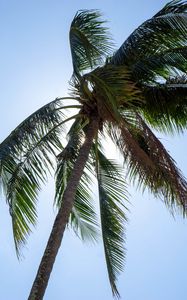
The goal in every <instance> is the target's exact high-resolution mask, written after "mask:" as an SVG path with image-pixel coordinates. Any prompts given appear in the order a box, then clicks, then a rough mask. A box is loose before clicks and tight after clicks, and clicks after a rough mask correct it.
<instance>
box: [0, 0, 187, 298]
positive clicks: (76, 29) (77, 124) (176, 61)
mask: <svg viewBox="0 0 187 300" xmlns="http://www.w3.org/2000/svg"><path fill="white" fill-rule="evenodd" d="M186 10H187V4H186V1H180V0H174V1H171V2H170V3H169V4H167V5H166V6H165V7H164V8H163V9H162V10H161V11H159V12H158V13H157V14H156V15H155V16H153V17H152V18H151V19H149V20H147V21H146V22H144V23H143V24H142V25H141V26H140V27H138V28H137V29H136V30H135V31H134V32H133V33H132V34H131V35H130V36H129V38H127V40H126V41H125V42H124V43H123V44H122V46H121V47H120V48H119V49H118V50H117V51H116V52H115V53H114V54H113V44H112V41H111V36H110V35H109V33H108V29H107V28H106V27H105V22H104V21H102V20H101V15H100V12H99V11H97V10H82V11H79V12H78V13H77V14H76V15H75V17H74V19H73V21H72V24H71V27H70V34H69V38H70V48H71V54H72V63H73V75H72V78H71V81H70V89H71V96H70V97H64V98H57V99H55V100H54V101H52V102H50V103H49V104H47V105H45V106H44V107H42V108H40V109H39V110H38V111H36V112H34V113H33V114H32V115H30V116H29V117H28V118H27V119H26V120H24V121H23V122H22V123H21V124H20V125H19V126H18V127H17V128H16V129H15V130H13V131H12V133H11V134H10V135H9V136H8V137H7V138H6V139H5V140H4V141H3V142H2V143H1V144H0V176H1V184H2V186H3V190H4V193H5V196H6V199H7V203H8V205H9V209H10V214H11V217H12V226H13V233H14V239H15V245H16V250H17V253H18V254H19V252H20V247H21V246H22V245H23V244H24V243H25V242H26V240H27V238H28V235H29V233H30V231H31V226H32V225H35V224H36V220H37V212H36V202H37V199H38V193H39V191H40V189H41V185H42V184H43V182H45V181H46V179H47V174H48V172H51V171H53V170H54V171H55V182H56V195H55V204H56V205H57V207H58V208H60V207H61V205H62V201H63V195H64V192H65V190H66V187H67V182H68V180H69V178H70V177H71V174H72V172H73V168H74V165H75V162H76V160H77V158H78V157H79V153H80V149H81V147H82V145H83V144H84V139H85V137H86V134H87V132H88V129H89V124H91V122H92V120H95V121H96V123H97V126H96V128H95V133H94V139H93V141H92V146H91V149H90V151H89V156H88V160H87V162H86V165H85V168H84V171H83V173H82V177H81V179H80V181H79V184H78V188H77V190H76V195H75V199H74V204H73V208H72V210H71V214H70V217H69V224H70V225H71V226H72V228H73V229H74V230H75V232H76V234H78V235H79V236H81V237H82V239H83V240H84V239H87V238H88V239H92V240H95V239H97V234H98V230H99V228H101V232H102V239H103V244H104V250H105V258H106V263H107V268H108V274H109V280H110V284H111V287H112V291H113V294H114V295H116V296H118V295H119V293H118V290H117V287H116V280H117V275H118V274H119V272H120V271H121V270H122V269H123V263H124V257H125V249H124V237H125V235H124V223H125V222H126V210H127V208H126V205H127V201H128V192H127V182H126V180H125V179H124V173H125V175H128V178H129V179H130V180H132V181H133V182H134V183H135V184H137V185H138V186H139V187H141V188H143V189H144V188H148V189H149V190H150V191H151V192H152V193H153V194H154V195H155V196H157V197H161V198H162V199H164V201H165V203H166V206H167V207H168V208H169V210H171V211H172V212H175V211H176V210H179V211H180V212H182V213H183V215H184V216H185V215H186V209H187V182H186V181H185V178H184V177H183V175H182V174H181V172H180V170H179V169H178V168H177V166H176V164H175V161H174V160H173V159H172V158H171V156H170V155H169V154H168V152H167V151H166V149H165V148H164V146H163V145H162V143H161V142H160V140H159V139H158V138H157V137H156V135H155V134H154V133H153V131H152V129H155V130H158V131H161V132H169V133H175V132H179V131H183V130H184V129H185V128H186V126H187V101H186V99H187V77H186V71H187V44H186V38H187V13H186ZM67 109H69V111H71V110H72V112H73V113H72V114H71V115H69V114H68V115H67V114H66V110H67ZM75 111H76V113H75ZM72 120H73V125H71V127H69V130H68V132H67V131H66V124H67V123H68V122H69V121H72ZM151 128H152V129H151ZM64 137H68V142H67V144H65V145H64V143H63V142H62V141H64ZM106 137H110V139H111V140H112V141H113V142H114V144H115V145H116V146H117V148H118V149H119V150H120V152H121V154H122V158H123V163H124V165H125V168H124V169H122V167H121V166H120V165H119V164H118V163H117V162H115V161H114V160H110V159H108V158H107V157H106V155H105V152H104V149H103V147H102V141H103V139H104V138H106ZM94 176H95V177H96V180H97V183H98V194H99V204H100V222H98V220H97V213H96V212H95V204H94V203H95V199H93V196H92V193H91V189H92V186H91V184H92V181H93V178H94ZM96 200H97V199H96ZM99 223H100V224H99Z"/></svg>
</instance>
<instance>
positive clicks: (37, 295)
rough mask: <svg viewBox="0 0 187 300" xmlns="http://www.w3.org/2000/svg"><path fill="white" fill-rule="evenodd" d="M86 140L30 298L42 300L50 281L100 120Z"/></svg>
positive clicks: (89, 129)
mask: <svg viewBox="0 0 187 300" xmlns="http://www.w3.org/2000/svg"><path fill="white" fill-rule="evenodd" d="M88 126H89V127H88V130H87V133H86V137H85V141H84V143H83V145H82V147H81V149H80V153H79V156H78V158H77V161H76V162H75V165H74V169H73V172H72V175H71V177H70V179H69V181H68V184H67V187H66V190H65V192H64V195H63V199H62V206H61V208H60V209H59V212H58V214H57V216H56V219H55V221H54V225H53V228H52V231H51V234H50V237H49V240H48V243H47V246H46V249H45V252H44V255H43V257H42V260H41V263H40V266H39V268H38V272H37V275H36V278H35V281H34V283H33V286H32V289H31V291H30V295H29V298H28V300H42V299H43V297H44V293H45V290H46V288H47V284H48V281H49V277H50V274H51V271H52V268H53V264H54V262H55V258H56V255H57V253H58V249H59V247H60V245H61V241H62V238H63V234H64V231H65V227H66V224H67V222H68V219H69V215H70V213H71V210H72V207H73V203H74V197H75V193H76V190H77V186H78V183H79V181H80V178H81V175H82V172H83V169H84V166H85V163H86V161H87V159H88V155H89V152H90V149H91V145H92V142H93V139H94V136H95V133H96V131H97V129H98V121H97V120H92V121H91V122H90V125H88Z"/></svg>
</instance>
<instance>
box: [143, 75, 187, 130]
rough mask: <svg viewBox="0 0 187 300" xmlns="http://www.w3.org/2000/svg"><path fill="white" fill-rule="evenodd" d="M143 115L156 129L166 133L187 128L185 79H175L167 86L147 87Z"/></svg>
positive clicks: (186, 89)
mask: <svg viewBox="0 0 187 300" xmlns="http://www.w3.org/2000/svg"><path fill="white" fill-rule="evenodd" d="M143 94H144V98H145V105H143V107H142V108H143V113H144V117H145V118H146V120H147V121H148V122H149V123H150V124H151V126H153V127H154V128H156V129H158V130H161V131H164V132H166V133H167V132H171V133H173V132H175V131H178V132H179V131H183V130H184V129H185V128H187V83H186V78H184V77H174V78H173V79H169V80H168V81H167V82H166V83H165V84H157V85H153V86H145V88H144V92H143Z"/></svg>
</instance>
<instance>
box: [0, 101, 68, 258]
mask: <svg viewBox="0 0 187 300" xmlns="http://www.w3.org/2000/svg"><path fill="white" fill-rule="evenodd" d="M62 111H63V107H62V103H61V101H60V100H59V99H56V100H55V101H53V102H51V103H49V104H47V105H45V106H44V107H42V108H41V109H39V110H38V111H36V112H35V113H33V114H32V115H31V116H30V117H28V118H27V119H26V120H25V121H23V122H22V123H21V124H20V125H19V126H18V127H17V128H16V129H15V130H14V131H13V132H12V133H11V134H10V135H9V136H8V137H7V138H6V139H5V140H4V141H3V142H2V143H1V144H0V178H1V185H2V188H3V191H4V194H5V197H6V200H7V202H8V205H9V208H10V214H11V216H12V226H13V232H14V239H15V246H16V251H17V254H18V256H19V254H20V249H21V246H22V245H23V244H24V243H25V242H26V240H27V236H28V235H29V233H30V232H31V228H30V226H31V225H35V223H36V218H37V213H36V199H37V195H38V192H39V190H40V187H41V184H42V183H43V182H45V181H46V179H47V172H48V171H50V170H51V168H53V165H54V162H55V157H56V154H57V152H59V151H61V150H62V148H63V146H62V144H61V140H60V137H61V133H62V131H64V123H66V121H67V120H68V119H65V120H63V118H64V117H65V116H64V114H63V112H62Z"/></svg>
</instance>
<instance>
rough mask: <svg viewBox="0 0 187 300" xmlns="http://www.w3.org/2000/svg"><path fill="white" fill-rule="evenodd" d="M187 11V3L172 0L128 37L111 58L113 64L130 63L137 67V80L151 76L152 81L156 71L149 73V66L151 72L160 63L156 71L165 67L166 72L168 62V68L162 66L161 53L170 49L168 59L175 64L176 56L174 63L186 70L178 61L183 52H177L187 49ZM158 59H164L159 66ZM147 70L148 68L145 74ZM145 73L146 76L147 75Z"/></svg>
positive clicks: (166, 58) (135, 72) (166, 60)
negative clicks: (155, 59)
mask: <svg viewBox="0 0 187 300" xmlns="http://www.w3.org/2000/svg"><path fill="white" fill-rule="evenodd" d="M186 10H187V6H186V3H185V2H184V3H183V2H182V1H172V2H171V3H170V4H168V5H167V6H166V7H165V8H164V9H163V10H161V11H160V12H159V13H158V14H156V15H155V16H154V17H153V18H151V19H149V20H147V21H146V22H144V23H143V24H142V25H141V26H139V27H138V28H137V29H136V30H135V31H134V32H133V33H132V34H131V35H130V36H129V38H128V39H127V40H126V41H125V42H124V43H123V44H122V46H121V47H120V48H119V50H117V51H116V53H115V54H114V56H113V57H112V59H111V62H112V64H117V65H127V66H129V68H130V69H131V70H134V76H135V78H136V80H140V81H141V80H144V79H145V80H146V79H147V78H148V75H149V77H150V78H149V79H150V80H153V75H154V74H148V71H149V67H150V71H151V72H152V70H151V69H152V67H153V66H154V67H155V66H157V72H158V71H159V72H161V74H164V70H165V72H166V71H167V68H168V65H167V63H165V68H163V66H162V65H163V63H164V59H162V55H164V53H165V52H167V51H168V55H167V56H166V54H165V62H170V64H169V65H172V63H171V62H172V57H173V63H174V64H178V67H180V69H181V68H182V69H183V68H184V67H185V66H182V64H181V63H180V61H179V60H181V57H182V56H181V54H180V53H179V52H180V51H178V57H177V49H178V48H181V49H182V48H183V47H184V48H186V38H187V13H186ZM174 49H176V51H175V50H174ZM174 54H175V55H174ZM154 55H155V56H156V57H158V59H159V60H158V59H157V61H155V65H154V58H153V57H154ZM176 57H177V59H176ZM170 58H171V59H170ZM175 59H176V62H175ZM159 61H160V62H161V65H160V69H159V66H158V64H159ZM150 64H152V65H150ZM149 65H150V66H149ZM144 66H145V67H144ZM144 71H146V72H145V74H144ZM159 72H158V73H159ZM145 75H146V77H145V78H144V76H145ZM151 75H152V76H151ZM142 76H143V78H142ZM151 77H152V78H151Z"/></svg>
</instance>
